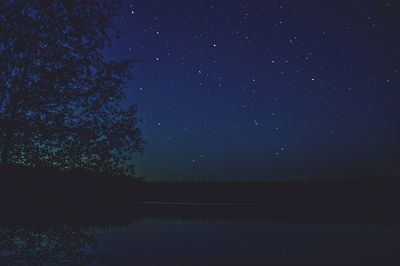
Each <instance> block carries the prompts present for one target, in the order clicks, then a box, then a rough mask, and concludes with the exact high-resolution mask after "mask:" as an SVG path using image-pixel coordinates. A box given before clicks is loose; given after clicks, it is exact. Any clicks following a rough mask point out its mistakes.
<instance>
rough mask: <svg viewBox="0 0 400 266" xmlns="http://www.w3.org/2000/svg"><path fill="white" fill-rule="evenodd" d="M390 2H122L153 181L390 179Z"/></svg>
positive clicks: (395, 56)
mask: <svg viewBox="0 0 400 266" xmlns="http://www.w3.org/2000/svg"><path fill="white" fill-rule="evenodd" d="M399 14H400V6H399V3H398V2H396V1H382V0H376V1H365V0H364V1H361V0H360V1H317V0H312V1H311V0H310V1H290V0H286V1H278V0H275V1H236V0H229V1H225V0H220V1H200V0H199V1H195V0H192V1H190V0H185V1H183V0H182V1H167V0H166V1H161V0H160V1H155V0H154V1H153V0H138V1H124V3H123V10H122V13H121V17H120V18H118V20H117V21H116V22H117V28H119V29H120V30H121V37H120V38H119V39H115V40H114V43H113V46H112V47H111V48H108V49H106V50H105V52H104V54H105V56H106V57H107V58H117V59H127V58H133V59H138V60H141V62H139V63H137V64H136V66H135V68H134V76H135V80H133V81H132V82H131V83H130V89H129V91H128V92H127V96H128V99H127V101H128V102H129V103H137V104H138V106H139V116H140V117H141V118H142V119H143V122H142V123H141V124H140V127H141V128H142V130H143V133H144V138H145V140H146V141H147V142H148V143H147V144H146V145H145V152H144V155H143V156H140V155H138V156H137V157H136V160H135V162H136V164H137V173H138V175H139V176H147V177H148V178H149V179H150V180H160V179H162V180H204V179H207V180H210V179H211V180H273V179H291V178H296V179H297V178H326V177H328V178H330V177H353V176H365V175H367V176H379V175H395V174H400V150H399V148H400V104H399V100H400V86H399V85H400V78H399V71H400V50H399V47H400V16H399Z"/></svg>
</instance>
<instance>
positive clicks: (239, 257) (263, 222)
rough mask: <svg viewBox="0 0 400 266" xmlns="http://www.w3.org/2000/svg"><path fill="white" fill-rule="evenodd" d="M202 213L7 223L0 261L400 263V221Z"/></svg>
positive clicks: (0, 241)
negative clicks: (87, 221) (86, 221)
mask: <svg viewBox="0 0 400 266" xmlns="http://www.w3.org/2000/svg"><path fill="white" fill-rule="evenodd" d="M279 208H281V207H279ZM221 211H222V210H221ZM169 213H170V212H169ZM194 213H196V212H194ZM205 213H206V210H203V211H199V212H198V215H193V214H190V215H176V214H173V215H169V216H168V215H160V214H159V213H158V212H156V213H155V212H154V210H153V211H148V212H146V213H141V215H140V216H135V218H134V219H131V220H130V221H127V220H126V221H113V220H112V218H110V220H109V221H108V222H104V223H103V224H102V225H101V226H99V225H54V226H51V227H40V226H39V227H36V228H29V229H28V228H23V227H14V228H13V227H4V226H3V227H2V229H1V230H0V255H1V257H0V258H1V260H0V264H1V265H46V264H48V265H63V264H64V265H79V264H82V265H400V227H399V226H397V225H390V226H389V225H376V224H375V225H371V224H363V225H357V224H354V223H353V220H352V223H351V224H346V223H343V222H341V223H336V222H333V223H332V222H330V221H329V220H325V221H322V222H321V220H316V221H317V222H312V220H310V219H309V218H307V219H303V218H301V217H299V219H298V220H296V219H276V217H274V218H273V219H268V217H262V218H260V217H259V216H258V217H253V216H251V215H250V216H248V215H247V214H246V217H250V218H246V217H241V216H240V215H237V216H232V215H225V214H228V213H229V212H226V213H225V214H224V215H217V214H216V213H215V210H213V211H211V214H210V215H205ZM285 217H286V216H285Z"/></svg>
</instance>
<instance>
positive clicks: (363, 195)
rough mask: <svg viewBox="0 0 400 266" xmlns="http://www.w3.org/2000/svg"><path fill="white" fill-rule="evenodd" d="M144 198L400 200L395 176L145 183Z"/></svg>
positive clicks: (379, 202)
mask: <svg viewBox="0 0 400 266" xmlns="http://www.w3.org/2000/svg"><path fill="white" fill-rule="evenodd" d="M140 186H141V191H142V195H141V199H142V200H143V201H155V202H158V201H159V202H203V203H212V202H219V203H264V204H291V205H300V204H306V205H332V204H340V205H343V204H344V205H353V204H355V205H359V204H368V205H379V206H381V205H382V204H385V205H392V204H397V203H398V202H400V201H399V199H400V194H399V193H398V192H399V188H400V179H399V178H395V177H381V178H379V177H377V178H354V179H350V178H349V179H332V180H308V181H275V182H142V183H140Z"/></svg>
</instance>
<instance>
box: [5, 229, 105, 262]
mask: <svg viewBox="0 0 400 266" xmlns="http://www.w3.org/2000/svg"><path fill="white" fill-rule="evenodd" d="M97 242H98V237H97V233H96V232H95V230H94V229H91V228H75V227H68V226H57V227H54V228H52V229H48V230H35V229H8V228H1V229H0V265H88V264H93V263H96V262H97V263H104V262H105V260H106V254H105V253H104V252H100V251H99V250H98V249H97Z"/></svg>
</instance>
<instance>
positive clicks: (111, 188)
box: [0, 165, 400, 227]
mask: <svg viewBox="0 0 400 266" xmlns="http://www.w3.org/2000/svg"><path fill="white" fill-rule="evenodd" d="M0 173H1V175H0V184H1V186H0V207H1V210H2V213H3V215H2V217H3V218H2V221H1V224H3V225H6V226H16V227H18V226H26V225H30V226H33V225H38V226H39V227H40V226H41V225H42V224H49V223H50V224H71V225H101V226H105V225H107V224H117V225H124V224H129V223H131V222H133V221H139V220H140V219H142V218H145V217H152V218H162V219H164V218H170V219H192V220H200V221H213V220H235V221H236V220H237V221H248V220H268V221H285V222H304V223H325V222H329V223H338V224H346V223H347V224H381V225H400V218H399V215H398V213H397V211H396V210H397V207H398V203H399V202H400V194H399V193H398V190H399V187H400V180H399V179H397V178H360V179H336V180H323V181H322V180H320V181H315V180H314V181H286V182H150V181H146V180H143V179H140V178H133V177H131V176H123V175H106V174H103V175H100V174H95V173H92V172H87V171H70V172H62V171H59V170H55V169H50V168H38V167H36V168H30V167H20V166H10V165H0Z"/></svg>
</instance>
